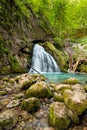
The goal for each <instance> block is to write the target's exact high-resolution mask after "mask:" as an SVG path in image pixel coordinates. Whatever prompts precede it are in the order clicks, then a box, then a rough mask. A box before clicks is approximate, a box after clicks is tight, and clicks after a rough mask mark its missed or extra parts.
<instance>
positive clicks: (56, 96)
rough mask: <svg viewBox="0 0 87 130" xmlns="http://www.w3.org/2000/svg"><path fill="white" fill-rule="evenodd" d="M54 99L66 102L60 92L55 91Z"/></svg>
mask: <svg viewBox="0 0 87 130" xmlns="http://www.w3.org/2000/svg"><path fill="white" fill-rule="evenodd" d="M54 100H55V101H58V102H64V100H63V96H62V95H61V94H60V93H56V92H55V93H54Z"/></svg>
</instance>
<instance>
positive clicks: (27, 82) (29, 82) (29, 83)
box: [21, 81, 33, 90]
mask: <svg viewBox="0 0 87 130" xmlns="http://www.w3.org/2000/svg"><path fill="white" fill-rule="evenodd" d="M32 84H33V82H32V81H25V82H24V83H23V84H22V86H21V90H26V89H28V88H29V87H30V86H31V85H32Z"/></svg>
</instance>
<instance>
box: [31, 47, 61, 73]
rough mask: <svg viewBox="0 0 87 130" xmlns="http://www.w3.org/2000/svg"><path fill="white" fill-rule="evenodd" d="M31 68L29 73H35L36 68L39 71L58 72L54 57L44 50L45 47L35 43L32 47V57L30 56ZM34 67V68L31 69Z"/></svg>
mask: <svg viewBox="0 0 87 130" xmlns="http://www.w3.org/2000/svg"><path fill="white" fill-rule="evenodd" d="M31 66H32V68H31V69H30V71H29V73H36V71H35V70H37V71H38V72H39V73H41V72H60V68H59V67H58V65H57V63H56V61H55V60H54V58H53V57H52V56H51V55H50V54H49V53H47V52H46V51H45V49H44V48H43V47H42V46H40V45H38V44H35V46H34V49H33V57H32V65H31ZM33 68H34V69H33Z"/></svg>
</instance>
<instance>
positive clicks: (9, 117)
mask: <svg viewBox="0 0 87 130" xmlns="http://www.w3.org/2000/svg"><path fill="white" fill-rule="evenodd" d="M17 122H18V113H17V111H13V110H9V109H8V110H6V111H4V112H2V113H0V130H12V129H13V128H14V127H15V125H16V124H17Z"/></svg>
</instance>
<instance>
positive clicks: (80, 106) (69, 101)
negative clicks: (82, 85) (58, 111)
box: [63, 90, 87, 115]
mask: <svg viewBox="0 0 87 130" xmlns="http://www.w3.org/2000/svg"><path fill="white" fill-rule="evenodd" d="M63 97H64V102H65V104H66V105H67V107H68V108H70V109H71V110H72V111H73V112H74V113H76V114H77V115H81V114H82V113H83V112H84V111H85V110H86V109H87V99H86V93H84V92H82V91H81V92H80V91H78V90H76V91H71V90H65V91H64V93H63Z"/></svg>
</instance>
